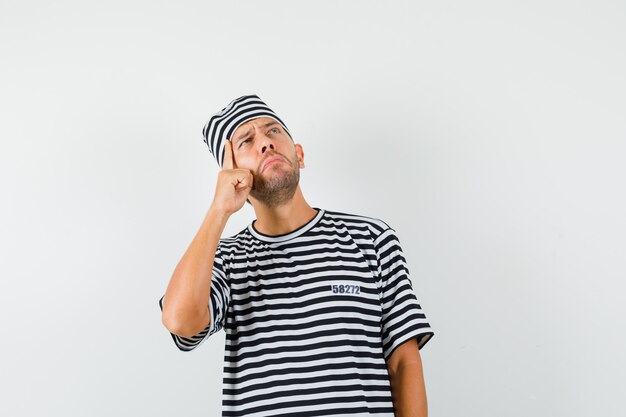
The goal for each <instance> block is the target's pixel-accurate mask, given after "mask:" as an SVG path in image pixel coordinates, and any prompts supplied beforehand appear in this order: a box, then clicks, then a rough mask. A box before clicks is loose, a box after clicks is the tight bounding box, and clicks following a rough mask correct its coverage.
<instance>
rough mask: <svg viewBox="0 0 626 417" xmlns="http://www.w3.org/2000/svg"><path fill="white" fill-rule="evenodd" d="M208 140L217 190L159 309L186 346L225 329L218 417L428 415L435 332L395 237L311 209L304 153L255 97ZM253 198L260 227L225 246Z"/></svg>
mask: <svg viewBox="0 0 626 417" xmlns="http://www.w3.org/2000/svg"><path fill="white" fill-rule="evenodd" d="M203 134H204V138H205V142H206V143H207V145H208V147H209V150H210V151H211V153H212V154H213V155H214V156H215V158H216V160H217V162H218V165H220V166H221V171H220V172H219V175H218V179H217V185H216V189H215V195H214V198H213V202H212V204H211V206H210V208H209V210H208V212H207V214H206V216H205V218H204V221H203V223H202V225H201V227H200V230H199V231H198V233H197V234H196V236H195V237H194V239H193V241H192V242H191V244H190V246H189V248H188V249H187V251H186V252H185V254H184V256H183V257H182V259H181V260H180V262H179V263H178V265H177V266H176V269H175V270H174V273H173V275H172V277H171V279H170V283H169V285H168V287H167V290H166V293H165V295H164V296H163V297H162V298H161V299H160V300H159V305H160V307H161V310H162V319H163V324H164V325H165V327H166V328H167V329H168V330H169V332H170V333H171V335H172V338H173V339H174V342H175V344H176V346H177V347H178V348H179V349H180V350H183V351H190V350H192V349H195V348H196V347H198V345H200V343H201V342H203V341H204V340H206V339H207V338H208V337H209V336H211V335H212V334H214V333H216V332H217V331H219V330H221V329H224V331H225V332H226V346H225V354H224V380H223V402H222V412H223V414H222V415H223V416H233V417H234V416H258V417H261V416H272V417H274V416H303V417H304V416H374V415H375V416H380V417H383V416H385V417H386V416H389V417H391V416H396V417H425V416H426V415H427V402H426V391H425V387H424V377H423V371H422V364H421V359H420V354H419V349H421V348H422V347H423V346H424V345H425V344H426V342H428V340H430V338H431V337H432V336H433V335H434V333H433V331H432V329H431V327H430V325H429V324H428V322H427V321H426V317H425V315H424V313H423V311H422V309H421V306H420V305H419V303H418V301H417V298H416V296H415V294H414V292H413V287H412V283H411V280H410V278H409V271H408V269H407V265H406V262H405V259H404V255H403V252H402V249H401V247H400V242H399V240H398V238H397V236H396V234H395V230H394V229H392V228H391V227H390V226H389V225H388V224H387V223H385V222H384V221H382V220H380V219H376V218H372V217H366V216H361V215H356V214H349V213H342V212H338V211H331V210H326V209H321V208H317V207H311V206H310V205H309V204H308V203H307V202H306V200H305V199H304V196H303V194H302V190H301V188H300V185H299V179H300V168H304V150H303V148H302V145H300V144H296V143H294V141H293V139H292V137H291V134H290V133H289V131H288V129H287V127H286V125H285V124H284V123H283V121H282V120H281V119H280V118H279V117H278V116H277V115H276V113H275V112H274V111H272V110H271V109H270V108H269V107H268V106H267V104H266V103H264V102H263V101H262V100H261V99H260V98H259V97H258V96H257V95H246V96H242V97H239V98H237V99H235V100H233V101H231V102H230V103H229V104H228V105H227V106H226V107H224V108H223V109H222V110H221V111H220V112H218V113H215V114H214V115H212V116H211V118H210V119H209V121H208V122H207V124H206V125H205V127H204V130H203ZM246 201H247V202H248V203H249V204H251V205H252V207H253V208H254V211H255V213H256V220H254V221H253V222H251V223H250V224H249V225H248V226H247V227H246V228H245V229H243V230H242V231H240V232H239V233H237V234H235V235H233V236H231V237H227V238H221V234H222V232H223V230H224V227H225V225H226V223H227V221H228V219H229V217H230V216H231V215H232V214H233V213H235V212H237V211H238V210H240V209H241V207H243V204H244V202H246ZM207 306H208V308H207Z"/></svg>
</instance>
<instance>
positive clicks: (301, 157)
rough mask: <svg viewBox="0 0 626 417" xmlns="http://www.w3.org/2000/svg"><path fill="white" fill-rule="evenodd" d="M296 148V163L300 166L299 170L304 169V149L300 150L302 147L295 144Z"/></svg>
mask: <svg viewBox="0 0 626 417" xmlns="http://www.w3.org/2000/svg"><path fill="white" fill-rule="evenodd" d="M295 146H296V155H298V162H299V164H300V168H304V149H302V145H300V144H299V143H296V144H295Z"/></svg>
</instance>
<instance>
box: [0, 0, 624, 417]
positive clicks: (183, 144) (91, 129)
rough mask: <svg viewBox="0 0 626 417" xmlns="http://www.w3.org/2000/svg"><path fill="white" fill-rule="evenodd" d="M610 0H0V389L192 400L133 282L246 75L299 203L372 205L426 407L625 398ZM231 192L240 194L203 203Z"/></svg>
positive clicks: (151, 285) (239, 220)
mask: <svg viewBox="0 0 626 417" xmlns="http://www.w3.org/2000/svg"><path fill="white" fill-rule="evenodd" d="M625 12H626V6H625V5H624V3H623V2H618V1H546V0H541V1H523V2H522V1H517V2H503V1H484V0H483V1H471V2H468V1H458V0H457V1H437V2H432V1H429V2H425V1H417V2H414V1H389V0H386V1H376V2H374V1H319V0H317V1H315V2H310V3H304V2H294V1H264V2H260V1H257V2H254V1H236V2H230V1H222V2H208V1H196V2H173V1H143V2H142V1H127V0H126V1H106V2H105V1H99V2H87V1H55V2H48V1H39V2H29V1H7V0H2V2H1V3H0V39H1V41H0V59H1V65H0V83H1V85H0V87H1V91H0V140H1V145H0V192H1V196H2V204H1V205H0V236H1V240H0V245H1V246H0V253H1V254H2V255H1V261H0V267H1V270H0V272H1V274H2V275H1V281H0V309H1V311H0V325H1V326H2V332H3V335H2V345H1V348H0V349H1V356H0V369H1V370H0V378H1V380H0V381H1V383H2V397H3V399H2V401H1V405H0V407H1V410H0V412H1V414H2V415H6V416H81V417H82V416H113V415H116V416H144V415H151V416H171V415H172V414H173V413H181V414H186V415H194V416H199V415H203V416H217V415H219V410H220V409H221V383H222V381H221V378H222V359H223V343H224V333H223V332H220V333H219V334H216V335H214V336H212V338H210V339H209V340H207V341H206V342H205V343H204V344H203V345H202V346H201V347H199V348H198V349H197V350H195V351H193V352H191V353H183V352H179V351H178V350H177V349H176V347H175V346H174V343H173V341H172V340H171V338H170V335H169V333H168V332H167V330H166V329H165V328H164V327H163V326H162V324H161V317H160V311H159V307H158V299H159V298H160V297H161V295H162V294H163V293H164V291H165V288H166V285H167V283H168V281H169V278H170V276H171V274H172V272H173V270H174V268H175V266H176V264H177V262H178V261H179V259H180V257H181V256H182V255H183V253H184V251H185V250H186V248H187V247H188V245H189V243H190V242H191V239H192V238H193V236H194V235H195V233H196V232H197V230H198V228H199V226H200V223H201V221H202V219H203V217H204V215H205V213H206V211H207V209H208V207H209V205H210V203H211V201H212V197H213V190H214V186H215V181H216V175H217V170H218V166H217V163H216V162H215V160H214V159H213V158H212V156H211V155H210V153H209V151H208V148H207V147H206V145H205V144H204V143H203V142H202V135H201V130H202V126H203V125H204V123H205V121H206V119H207V118H208V116H209V115H210V114H211V113H214V112H216V111H218V110H220V109H221V108H222V107H224V106H225V105H226V104H227V103H228V102H229V101H230V100H232V99H233V98H236V97H239V96H240V95H243V94H253V93H254V94H258V95H259V96H260V97H261V98H262V99H263V100H264V101H265V102H266V103H267V104H268V105H269V106H270V107H272V108H273V109H274V110H275V111H276V112H277V113H278V114H279V115H280V116H281V118H283V120H284V121H285V123H286V124H287V127H288V128H289V129H290V130H291V132H292V134H293V136H294V139H295V140H296V142H297V143H301V144H302V145H303V147H304V151H305V164H306V168H305V169H304V170H302V171H301V185H302V189H303V192H304V195H305V198H306V200H307V201H308V202H309V204H311V205H312V206H314V207H323V208H327V209H330V210H337V211H344V212H353V213H357V214H363V215H369V216H374V217H378V218H381V219H383V220H385V221H386V222H388V223H389V224H390V225H391V226H392V227H394V229H396V230H397V233H398V236H399V238H400V240H401V243H402V245H403V249H404V251H405V255H406V257H407V262H408V265H409V270H410V272H411V276H412V280H413V283H414V288H415V290H416V293H417V296H418V299H419V300H420V302H421V304H422V306H423V308H424V310H425V312H426V313H427V315H428V317H429V319H430V323H431V325H432V326H433V329H434V331H435V337H434V338H433V339H432V340H431V341H430V342H429V343H428V344H427V345H426V347H425V348H424V349H423V350H422V351H421V354H422V359H423V362H424V371H425V377H426V385H427V393H428V401H429V410H430V414H431V415H432V416H461V415H463V416H466V415H470V416H528V415H540V416H568V417H578V416H580V417H582V416H590V415H597V416H623V415H624V414H625V413H626V407H625V406H624V404H623V401H622V400H621V399H620V398H618V396H619V395H621V394H623V389H624V378H625V376H626V375H625V374H626V372H625V368H626V364H625V359H624V351H625V350H626V335H625V333H624V327H625V326H624V324H625V320H624V317H625V315H626V311H625V310H626V309H625V307H624V301H623V299H624V290H625V288H626V287H625V285H624V278H626V267H625V265H624V264H625V259H626V257H625V255H626V253H625V252H626V249H625V248H626V242H625V240H626V239H625V237H624V236H625V233H626V222H625V220H624V214H625V213H626V204H625V200H626V199H625V195H624V188H625V187H624V182H625V181H624V180H625V178H626V169H625V168H624V159H625V156H626V145H625V142H626V122H625V120H626V119H625V114H626V103H625V96H626V81H625V78H626V77H625V75H624V74H626V58H625V56H626V55H625V51H626V24H625V22H624V20H625V19H624V18H625V16H626V14H625ZM253 219H254V211H253V210H252V207H250V206H249V205H247V204H246V205H245V206H244V209H242V210H241V211H240V212H238V213H236V214H235V215H234V216H233V217H232V218H231V221H230V223H229V224H228V227H227V229H226V231H225V235H228V236H230V235H232V234H234V233H236V232H238V231H239V230H241V229H242V228H244V227H245V226H246V225H247V224H248V223H250V222H251V221H252V220H253Z"/></svg>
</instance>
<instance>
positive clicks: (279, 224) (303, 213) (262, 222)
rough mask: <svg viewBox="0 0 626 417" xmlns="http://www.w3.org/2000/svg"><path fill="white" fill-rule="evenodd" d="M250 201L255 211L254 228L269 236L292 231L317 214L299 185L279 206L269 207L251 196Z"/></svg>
mask: <svg viewBox="0 0 626 417" xmlns="http://www.w3.org/2000/svg"><path fill="white" fill-rule="evenodd" d="M250 201H251V203H252V206H253V207H254V212H255V213H256V220H255V221H254V228H255V229H256V230H257V231H258V232H260V233H263V234H266V235H270V236H274V235H283V234H285V233H289V232H292V231H294V230H296V229H298V228H299V227H302V226H304V225H305V224H307V223H308V222H309V221H310V220H311V219H312V218H313V217H315V215H316V214H317V210H315V209H314V208H313V207H311V206H310V205H309V204H308V203H307V202H306V200H305V199H304V196H303V195H302V190H301V189H300V186H299V185H298V188H296V192H295V193H294V195H293V198H292V199H291V200H289V201H287V202H286V203H285V204H282V205H280V206H276V207H271V208H270V207H267V206H266V205H264V204H262V203H260V202H258V201H257V200H254V199H253V198H250Z"/></svg>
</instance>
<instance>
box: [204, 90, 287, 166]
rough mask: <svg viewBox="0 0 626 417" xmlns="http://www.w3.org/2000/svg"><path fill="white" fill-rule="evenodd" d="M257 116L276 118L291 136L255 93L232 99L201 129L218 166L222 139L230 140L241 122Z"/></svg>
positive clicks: (222, 148)
mask: <svg viewBox="0 0 626 417" xmlns="http://www.w3.org/2000/svg"><path fill="white" fill-rule="evenodd" d="M259 117H269V118H271V119H274V120H276V121H277V122H279V123H280V124H281V125H282V126H283V128H284V129H285V131H286V132H287V134H288V135H289V137H291V133H289V129H287V126H285V123H283V121H282V120H281V119H280V118H279V117H278V115H277V114H276V113H275V112H274V111H273V110H272V109H270V108H269V107H268V105H267V104H265V103H264V102H263V100H261V99H260V98H259V96H258V95H256V94H250V95H245V96H241V97H239V98H236V99H234V100H233V101H231V102H230V103H228V105H227V106H226V107H224V108H223V109H222V110H220V111H219V112H217V113H215V114H213V115H212V116H211V117H210V118H209V120H208V121H207V122H206V124H205V125H204V128H203V129H202V136H203V137H204V143H206V144H207V146H208V147H209V151H210V152H211V154H212V155H213V156H214V157H215V159H216V160H217V163H218V165H219V166H220V167H222V165H223V163H224V143H225V142H224V141H226V140H230V138H231V136H232V134H233V133H234V132H235V130H236V129H237V128H238V127H239V126H240V125H241V124H243V123H245V122H247V121H248V120H252V119H256V118H259ZM292 140H293V139H292Z"/></svg>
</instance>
